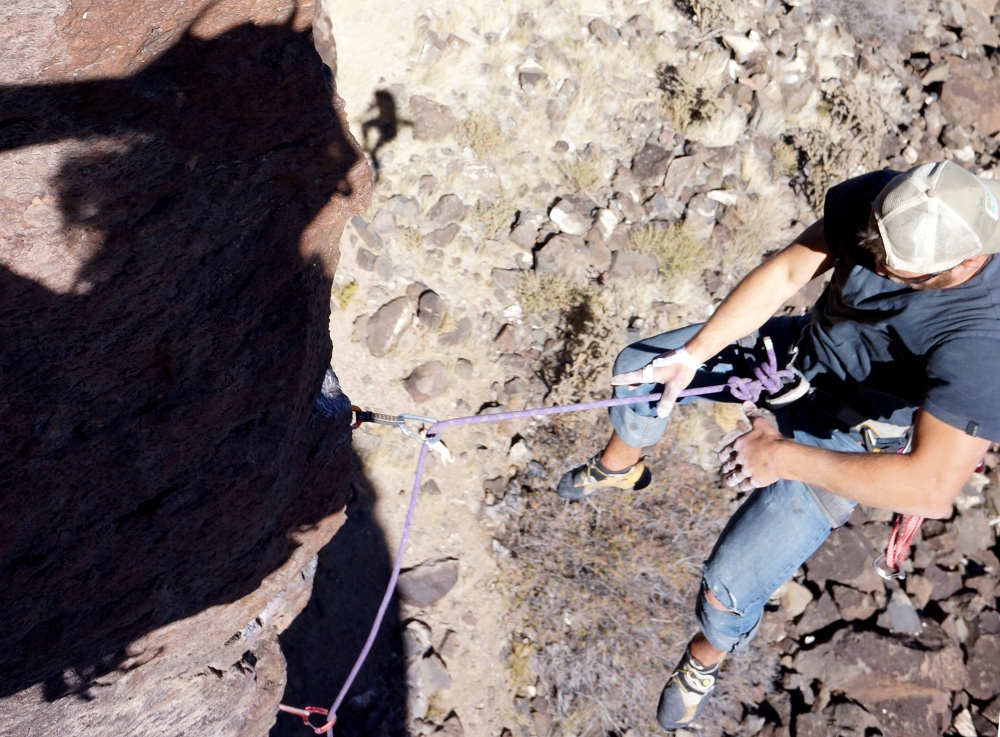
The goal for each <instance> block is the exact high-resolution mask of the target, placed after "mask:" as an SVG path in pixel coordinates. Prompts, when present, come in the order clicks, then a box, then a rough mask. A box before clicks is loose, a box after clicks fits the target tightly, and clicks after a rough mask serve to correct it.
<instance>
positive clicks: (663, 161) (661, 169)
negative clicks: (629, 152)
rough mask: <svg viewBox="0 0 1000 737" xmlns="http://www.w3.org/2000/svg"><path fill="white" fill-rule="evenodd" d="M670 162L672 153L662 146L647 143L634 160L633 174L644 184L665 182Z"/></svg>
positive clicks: (651, 184)
mask: <svg viewBox="0 0 1000 737" xmlns="http://www.w3.org/2000/svg"><path fill="white" fill-rule="evenodd" d="M669 164H670V153H669V152H668V151H667V150H666V149H665V148H663V147H662V146H657V145H656V144H655V143H647V144H646V145H645V146H643V147H642V150H641V151H639V153H637V154H636V155H635V158H634V159H633V160H632V174H633V175H634V176H635V178H636V180H637V181H638V182H639V183H640V184H642V185H644V186H647V187H649V186H653V185H658V184H663V179H664V177H665V176H666V174H667V166H668V165H669Z"/></svg>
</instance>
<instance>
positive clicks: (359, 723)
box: [270, 458, 407, 737]
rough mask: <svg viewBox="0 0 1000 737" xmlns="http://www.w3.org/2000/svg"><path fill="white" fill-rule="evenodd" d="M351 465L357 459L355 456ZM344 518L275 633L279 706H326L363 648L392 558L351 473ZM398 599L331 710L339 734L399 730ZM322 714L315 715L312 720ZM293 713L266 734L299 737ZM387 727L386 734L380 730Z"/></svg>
mask: <svg viewBox="0 0 1000 737" xmlns="http://www.w3.org/2000/svg"><path fill="white" fill-rule="evenodd" d="M354 467H355V469H357V468H359V467H360V462H359V461H358V460H357V458H355V461H354ZM351 487H352V491H353V498H352V499H351V501H350V503H348V505H347V522H345V523H344V526H343V527H341V528H340V530H339V531H338V532H337V535H336V537H334V538H333V540H332V541H330V544H329V545H327V546H326V547H325V548H323V550H322V551H320V554H319V562H318V565H317V568H316V578H315V580H314V582H313V594H312V598H311V599H310V600H309V605H308V606H307V607H306V609H305V611H303V612H302V614H300V615H299V616H298V617H297V618H296V620H295V622H294V623H293V624H292V626H291V627H289V628H288V629H287V630H285V632H284V633H283V634H282V635H281V650H282V652H283V653H284V654H285V659H286V661H287V662H288V686H287V687H286V688H285V695H284V697H283V703H286V704H289V705H292V706H297V707H299V708H302V707H303V706H321V707H323V708H324V709H328V708H330V706H331V704H332V702H333V700H334V698H335V697H336V696H337V694H338V692H339V691H340V689H341V687H342V686H343V684H344V682H345V681H346V680H347V677H348V675H349V674H350V672H351V669H352V668H353V667H354V663H355V661H356V660H357V657H358V655H359V653H361V651H362V649H363V648H364V644H365V641H366V639H367V638H368V634H369V632H370V631H371V627H372V623H373V622H374V620H375V615H376V614H377V612H378V608H379V605H380V604H381V601H382V597H383V595H384V593H385V587H386V584H388V582H389V577H390V575H391V573H392V564H393V555H392V551H389V550H388V549H387V548H386V542H385V535H384V533H383V532H382V530H381V529H380V528H379V526H378V523H377V522H376V521H375V519H374V514H373V512H374V505H375V492H374V489H372V488H371V486H370V484H369V482H368V480H367V479H366V478H365V477H364V476H363V475H362V474H361V473H360V471H356V472H355V475H354V478H353V481H352V483H351ZM403 670H404V669H403V667H402V639H401V636H400V617H399V603H398V597H397V596H396V595H394V596H393V598H392V600H391V601H390V602H389V608H388V610H387V611H386V615H385V619H384V620H383V622H382V626H381V627H380V628H379V632H378V635H377V636H376V638H375V641H374V643H373V646H372V650H371V653H370V654H369V656H368V658H367V659H366V660H365V663H364V665H363V666H362V668H361V670H360V671H359V672H358V677H357V679H356V680H355V682H354V685H353V686H352V687H351V689H350V691H348V694H347V698H346V699H345V700H344V705H343V706H342V707H341V708H340V709H339V710H338V711H339V713H338V714H337V734H338V735H339V736H341V737H348V736H349V737H364V736H365V735H374V734H404V733H405V731H406V730H405V716H406V714H405V712H406V706H405V704H406V692H407V689H406V682H405V677H404V673H403ZM320 721H321V718H320V717H316V718H315V723H316V724H317V725H318V724H319V723H320ZM302 729H303V724H302V721H301V719H300V718H299V717H296V716H293V715H290V714H279V715H278V721H277V723H276V724H275V725H274V727H272V728H271V733H270V737H301V735H302ZM381 730H387V731H381Z"/></svg>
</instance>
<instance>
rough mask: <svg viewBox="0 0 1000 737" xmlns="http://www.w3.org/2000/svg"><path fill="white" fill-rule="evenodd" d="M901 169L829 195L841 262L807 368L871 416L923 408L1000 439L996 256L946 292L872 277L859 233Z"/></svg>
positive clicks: (813, 326) (812, 331) (816, 311)
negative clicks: (881, 192) (859, 239)
mask: <svg viewBox="0 0 1000 737" xmlns="http://www.w3.org/2000/svg"><path fill="white" fill-rule="evenodd" d="M897 173H898V172H894V171H879V172H873V173H871V174H865V175H863V176H860V177H856V178H854V179H850V180H848V181H846V182H844V183H842V184H838V185H837V186H835V187H833V188H832V189H831V190H830V191H829V192H828V193H827V197H826V206H825V211H824V218H825V220H824V225H825V232H826V242H827V245H828V246H829V248H830V251H831V252H832V253H833V256H834V258H835V259H836V264H835V266H834V271H833V276H832V278H831V281H830V284H829V286H828V287H827V290H826V292H825V293H824V294H823V296H822V297H821V298H820V299H819V301H817V303H816V306H815V307H814V308H813V310H812V313H811V318H810V321H809V324H808V326H807V327H806V329H805V332H804V334H803V338H802V341H801V344H800V345H801V348H802V351H803V359H802V367H803V369H804V373H805V374H806V376H808V377H809V378H810V379H811V380H812V382H813V385H814V386H816V387H817V388H820V389H824V390H825V391H827V392H828V393H830V394H833V395H834V396H836V397H838V398H839V399H840V400H841V401H843V402H845V403H847V404H848V406H850V407H852V408H853V409H855V410H856V411H858V412H860V413H861V414H862V415H864V416H866V417H870V418H871V419H877V420H883V421H886V422H892V423H894V424H898V425H906V424H910V422H911V421H912V417H913V413H914V411H915V410H916V408H917V407H921V406H922V407H924V408H925V409H926V410H927V411H928V412H930V414H931V415H933V416H934V417H936V418H937V419H939V420H941V421H943V422H946V423H947V424H949V425H951V426H953V427H956V428H958V429H960V430H962V431H963V432H967V433H969V434H970V435H977V436H981V437H985V438H988V439H990V440H993V441H1000V257H996V256H994V257H993V258H991V259H990V261H989V262H988V263H987V264H986V265H985V266H984V267H983V269H982V270H980V272H979V273H978V274H976V275H975V276H973V277H972V278H971V279H970V280H968V281H967V282H965V283H964V284H960V285H958V286H955V287H950V288H947V289H931V290H926V291H920V290H914V289H910V288H909V287H903V286H899V285H898V284H895V283H893V282H892V281H890V280H889V279H886V278H884V277H881V276H879V275H878V274H876V273H875V271H874V261H873V259H872V257H871V255H870V254H868V253H867V252H866V251H865V250H864V249H862V248H861V247H860V246H858V233H859V232H861V231H862V230H863V229H864V228H865V227H866V225H867V223H868V218H869V215H870V212H871V203H872V201H873V200H874V199H875V196H876V195H877V194H878V193H879V192H880V191H881V189H882V188H883V187H884V186H885V185H886V184H887V183H888V181H889V180H890V179H892V177H893V176H895V175H896V174H897Z"/></svg>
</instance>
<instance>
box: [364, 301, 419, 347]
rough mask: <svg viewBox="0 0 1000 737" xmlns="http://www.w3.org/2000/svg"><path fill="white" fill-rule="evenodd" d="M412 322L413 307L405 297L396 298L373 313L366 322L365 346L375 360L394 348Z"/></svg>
mask: <svg viewBox="0 0 1000 737" xmlns="http://www.w3.org/2000/svg"><path fill="white" fill-rule="evenodd" d="M412 322H413V305H412V303H411V301H410V300H409V299H407V298H406V297H397V298H396V299H394V300H392V301H391V302H388V303H386V304H384V305H382V306H381V307H379V308H378V310H377V311H376V312H375V314H374V315H372V316H371V317H370V318H369V319H368V322H367V326H366V330H367V337H366V338H365V344H366V345H367V346H368V351H369V352H370V353H371V354H372V355H373V356H375V358H382V357H383V356H385V355H386V354H387V353H389V351H391V350H392V349H393V348H395V347H396V345H397V344H398V343H399V339H400V337H402V335H403V333H405V332H406V329H407V328H408V327H409V326H410V324H411V323H412Z"/></svg>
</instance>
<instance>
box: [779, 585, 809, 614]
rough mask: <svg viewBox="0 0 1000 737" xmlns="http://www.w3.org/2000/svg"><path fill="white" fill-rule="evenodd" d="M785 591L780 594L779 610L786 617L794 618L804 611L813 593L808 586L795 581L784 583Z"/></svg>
mask: <svg viewBox="0 0 1000 737" xmlns="http://www.w3.org/2000/svg"><path fill="white" fill-rule="evenodd" d="M784 588H785V591H784V593H783V594H782V595H781V610H782V612H784V614H785V616H786V617H787V618H788V619H795V618H796V617H797V616H799V615H800V614H802V613H803V612H805V610H806V607H807V606H809V604H810V603H811V602H812V600H813V593H812V591H810V590H809V588H808V587H806V586H803V585H802V584H800V583H797V582H795V581H787V582H786V583H785V586H784Z"/></svg>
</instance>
